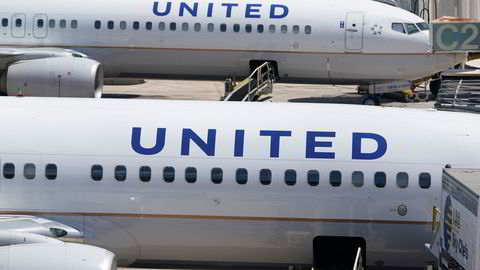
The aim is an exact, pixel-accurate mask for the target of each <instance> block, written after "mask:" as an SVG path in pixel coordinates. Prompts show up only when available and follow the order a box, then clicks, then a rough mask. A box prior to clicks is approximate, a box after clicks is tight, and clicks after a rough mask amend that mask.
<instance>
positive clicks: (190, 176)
mask: <svg viewBox="0 0 480 270" xmlns="http://www.w3.org/2000/svg"><path fill="white" fill-rule="evenodd" d="M185 180H186V181H187V183H190V184H192V183H195V182H197V169H195V168H193V167H188V168H187V169H185Z"/></svg>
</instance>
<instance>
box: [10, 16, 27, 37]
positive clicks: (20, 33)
mask: <svg viewBox="0 0 480 270" xmlns="http://www.w3.org/2000/svg"><path fill="white" fill-rule="evenodd" d="M25 25H26V19H25V14H20V13H17V14H13V16H12V36H13V37H15V38H22V37H25Z"/></svg>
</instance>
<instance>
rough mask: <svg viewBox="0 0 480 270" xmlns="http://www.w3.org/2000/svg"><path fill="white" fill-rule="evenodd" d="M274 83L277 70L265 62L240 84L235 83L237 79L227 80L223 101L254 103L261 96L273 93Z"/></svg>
mask: <svg viewBox="0 0 480 270" xmlns="http://www.w3.org/2000/svg"><path fill="white" fill-rule="evenodd" d="M274 81H275V69H274V68H273V67H272V65H271V63H269V62H265V63H263V64H262V65H260V66H258V67H257V68H256V69H255V70H254V71H253V72H252V73H251V74H250V76H248V77H247V78H246V79H245V80H243V81H241V82H239V83H237V82H235V79H227V80H226V81H225V95H224V97H222V100H224V101H253V100H254V99H255V98H257V97H259V96H260V95H263V94H269V93H272V89H273V83H274ZM240 98H241V100H240Z"/></svg>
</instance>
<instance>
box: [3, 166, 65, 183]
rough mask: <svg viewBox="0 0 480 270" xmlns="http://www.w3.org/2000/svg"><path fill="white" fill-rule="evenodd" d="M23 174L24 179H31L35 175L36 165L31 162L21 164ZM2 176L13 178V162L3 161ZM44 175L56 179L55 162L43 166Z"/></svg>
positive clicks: (49, 178)
mask: <svg viewBox="0 0 480 270" xmlns="http://www.w3.org/2000/svg"><path fill="white" fill-rule="evenodd" d="M23 176H24V177H25V179H28V180H33V179H35V177H37V175H36V166H35V164H33V163H26V164H25V165H23ZM3 177H5V178H6V179H13V178H15V164H13V163H5V164H3ZM45 177H46V178H47V179H48V180H55V179H57V165H55V164H47V165H46V166H45Z"/></svg>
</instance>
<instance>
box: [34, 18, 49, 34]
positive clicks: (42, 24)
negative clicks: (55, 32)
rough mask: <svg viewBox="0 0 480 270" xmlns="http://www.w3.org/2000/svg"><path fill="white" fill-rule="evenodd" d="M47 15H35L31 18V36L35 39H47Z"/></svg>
mask: <svg viewBox="0 0 480 270" xmlns="http://www.w3.org/2000/svg"><path fill="white" fill-rule="evenodd" d="M47 21H48V18H47V15H45V14H36V15H35V16H33V36H34V37H35V38H46V37H47V31H48V30H47Z"/></svg>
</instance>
